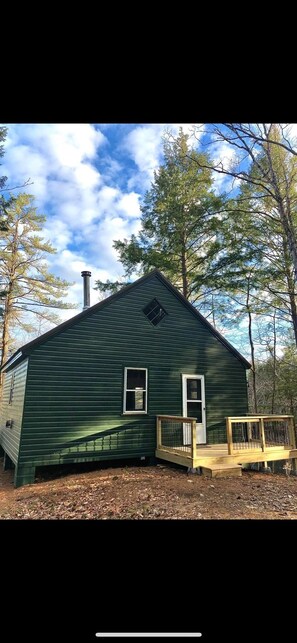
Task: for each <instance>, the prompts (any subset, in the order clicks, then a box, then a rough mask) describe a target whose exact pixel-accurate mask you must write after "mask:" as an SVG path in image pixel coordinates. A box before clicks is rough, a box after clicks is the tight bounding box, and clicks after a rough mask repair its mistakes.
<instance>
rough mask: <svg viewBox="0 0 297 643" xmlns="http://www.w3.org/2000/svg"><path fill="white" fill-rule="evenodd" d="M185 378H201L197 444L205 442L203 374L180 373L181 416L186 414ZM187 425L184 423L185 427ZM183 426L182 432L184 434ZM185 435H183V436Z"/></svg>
mask: <svg viewBox="0 0 297 643" xmlns="http://www.w3.org/2000/svg"><path fill="white" fill-rule="evenodd" d="M187 379H191V380H201V402H202V422H199V423H198V422H197V444H205V443H206V410H205V381H204V375H191V374H186V373H182V392H183V417H188V416H187ZM186 426H188V425H185V427H186ZM185 427H184V434H185ZM184 437H185V436H184Z"/></svg>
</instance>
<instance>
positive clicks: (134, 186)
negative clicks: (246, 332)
mask: <svg viewBox="0 0 297 643" xmlns="http://www.w3.org/2000/svg"><path fill="white" fill-rule="evenodd" d="M180 127H182V128H183V130H184V131H185V132H187V133H188V134H190V135H191V134H192V132H193V125H192V124H131V123H130V124H123V123H122V124H87V123H80V124H8V125H7V128H8V133H7V138H6V141H5V146H4V149H5V154H4V157H3V158H2V159H1V162H2V166H1V175H3V174H5V175H6V176H7V177H8V181H7V185H8V186H15V185H20V184H21V183H23V182H25V181H27V180H28V179H30V182H32V184H31V185H29V186H27V187H26V188H25V191H26V192H28V193H30V194H33V195H34V196H35V199H36V201H35V202H36V206H37V209H38V212H39V213H41V214H45V215H46V217H47V220H46V224H45V227H44V230H43V236H44V237H45V238H46V239H49V240H50V241H51V242H52V245H53V246H54V247H55V248H56V249H57V251H58V252H57V254H56V255H53V256H49V257H48V263H49V270H50V271H51V272H53V273H54V274H56V275H58V276H60V277H61V278H64V279H66V280H67V281H69V282H74V285H73V286H71V287H70V288H69V292H68V301H69V302H71V303H75V304H77V305H78V307H79V308H78V309H77V310H68V311H59V316H60V318H61V320H64V319H67V318H69V317H71V316H73V315H74V314H76V313H77V312H79V310H80V309H81V306H82V279H81V276H80V273H81V271H82V270H85V269H88V270H91V272H92V277H91V286H94V285H95V280H96V279H101V280H102V281H105V280H106V279H111V280H113V279H119V278H120V277H121V276H122V275H123V269H122V266H121V264H120V263H119V262H118V260H117V254H116V252H115V250H114V248H113V241H114V240H115V239H124V238H129V237H130V236H131V234H132V233H135V234H136V233H137V232H138V231H139V229H140V214H141V213H140V204H141V199H142V197H143V195H144V193H145V192H146V190H148V189H149V188H150V186H151V181H152V180H153V172H154V170H155V169H157V168H158V167H159V165H160V163H161V162H162V135H163V134H164V132H165V131H166V130H168V129H169V130H171V131H172V132H173V134H175V135H176V134H177V133H178V131H179V128H180ZM210 127H211V126H210ZM196 137H197V140H196V139H194V138H192V139H191V141H192V142H193V143H194V142H195V146H196V147H197V148H198V149H199V147H200V146H201V143H204V142H207V141H208V140H209V136H207V135H205V134H203V133H200V134H197V133H196ZM203 149H205V148H204V147H203ZM211 149H212V156H213V158H214V159H215V160H217V161H218V160H222V161H223V162H224V164H225V165H226V164H228V163H229V162H231V161H232V160H233V159H234V154H235V152H234V148H233V147H229V146H228V145H227V144H226V143H225V142H220V143H214V142H213V144H212V147H211ZM214 181H215V189H216V191H217V192H220V191H222V190H228V191H229V189H231V181H230V179H229V178H228V177H224V175H220V174H217V173H214ZM21 191H24V189H22V190H21ZM14 193H15V192H14ZM98 298H99V293H98V292H96V291H95V290H93V289H91V304H94V303H96V302H97V301H98ZM225 334H226V333H225Z"/></svg>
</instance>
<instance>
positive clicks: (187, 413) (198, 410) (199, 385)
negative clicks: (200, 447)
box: [182, 375, 206, 444]
mask: <svg viewBox="0 0 297 643" xmlns="http://www.w3.org/2000/svg"><path fill="white" fill-rule="evenodd" d="M182 386H183V416H184V417H188V418H192V417H193V418H196V426H197V444H205V443H206V414H205V388H204V375H183V377H182ZM183 443H184V444H191V425H190V424H186V423H184V425H183Z"/></svg>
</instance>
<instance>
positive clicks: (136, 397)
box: [126, 391, 146, 411]
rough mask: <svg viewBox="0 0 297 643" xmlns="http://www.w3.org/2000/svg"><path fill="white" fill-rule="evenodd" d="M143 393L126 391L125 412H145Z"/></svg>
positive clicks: (144, 394)
mask: <svg viewBox="0 0 297 643" xmlns="http://www.w3.org/2000/svg"><path fill="white" fill-rule="evenodd" d="M145 396H146V393H145V392H144V391H127V393H126V411H145Z"/></svg>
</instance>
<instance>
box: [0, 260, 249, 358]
mask: <svg viewBox="0 0 297 643" xmlns="http://www.w3.org/2000/svg"><path fill="white" fill-rule="evenodd" d="M152 277H157V278H158V279H159V280H160V281H161V282H162V283H163V284H164V286H166V288H168V290H170V291H171V292H172V293H173V294H174V295H175V296H176V297H177V298H178V299H179V300H180V301H181V303H182V304H183V305H184V306H185V307H186V308H187V309H188V310H189V311H190V312H191V313H192V314H193V315H195V316H196V317H198V319H199V321H200V322H201V323H202V324H203V325H204V326H205V327H206V328H207V329H208V330H209V331H210V332H211V333H212V334H213V335H214V336H215V337H216V338H217V339H218V340H219V342H221V344H223V345H224V346H225V347H226V348H227V349H228V350H229V351H230V352H231V353H233V355H234V356H235V357H236V358H237V359H238V360H239V361H240V362H241V363H242V364H243V365H244V366H245V367H246V368H251V364H250V363H249V362H248V361H247V360H246V359H245V357H243V355H241V353H239V351H238V350H236V348H234V346H232V344H230V343H229V342H228V340H227V339H225V337H223V335H221V333H219V332H218V331H217V330H216V329H215V328H214V327H213V326H212V325H211V324H210V323H209V321H207V319H205V317H203V315H201V313H199V311H198V310H196V308H195V307H194V306H193V305H192V304H190V302H189V301H188V300H187V299H186V298H185V297H184V295H182V294H181V293H180V292H179V290H177V288H175V286H173V285H172V283H171V282H170V281H169V280H168V279H167V278H166V277H164V275H163V274H162V273H161V272H160V271H159V270H157V269H155V270H152V271H151V272H149V273H148V274H147V275H144V276H143V277H140V279H137V280H136V281H134V282H133V283H132V284H129V285H128V286H125V287H124V288H121V290H119V292H117V293H115V294H114V295H110V297H107V298H106V299H103V301H100V302H99V303H98V304H94V305H93V306H90V308H87V309H86V310H83V311H82V312H81V313H78V314H77V315H74V317H71V318H70V319H68V320H67V321H65V322H63V323H62V324H59V325H58V326H56V327H55V328H52V329H51V330H49V331H47V333H44V334H43V335H40V336H39V337H36V339H33V340H32V341H31V342H28V344H24V346H22V347H21V348H19V349H18V350H17V351H15V353H13V355H11V357H10V358H9V359H8V360H7V362H6V363H5V364H3V366H2V367H1V370H7V369H8V368H10V366H12V364H15V365H16V364H17V363H19V362H21V361H22V360H23V359H25V358H26V357H27V356H28V355H29V354H30V353H31V352H32V351H33V350H34V349H35V348H36V347H37V346H39V345H40V344H43V343H44V342H46V341H47V340H48V339H50V338H51V337H53V336H54V335H58V334H59V333H62V332H63V331H64V330H65V329H66V328H70V327H71V326H73V325H74V324H76V323H77V322H78V321H80V320H81V319H84V318H85V317H88V316H89V315H92V314H93V313H95V312H97V311H98V310H101V308H105V306H108V305H109V304H110V303H111V302H112V301H114V300H116V299H119V298H120V297H123V296H124V295H125V294H126V293H127V292H128V291H129V290H132V289H133V288H135V287H136V286H138V285H139V284H141V283H143V282H145V281H148V280H149V279H151V278H152Z"/></svg>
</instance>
